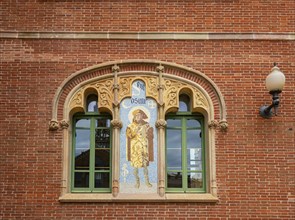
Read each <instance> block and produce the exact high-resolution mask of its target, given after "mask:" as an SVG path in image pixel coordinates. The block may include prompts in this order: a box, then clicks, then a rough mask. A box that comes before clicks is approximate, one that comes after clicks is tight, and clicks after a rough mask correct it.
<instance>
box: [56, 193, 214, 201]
mask: <svg viewBox="0 0 295 220" xmlns="http://www.w3.org/2000/svg"><path fill="white" fill-rule="evenodd" d="M59 201H60V202H211V203H216V202H218V201H219V200H218V198H217V197H215V196H213V195H212V194H209V193H205V194H166V195H164V196H163V197H161V196H159V195H158V194H127V193H126V194H123V193H121V194H119V195H118V196H117V197H114V196H113V195H112V194H103V193H101V194H98V193H96V194H90V193H83V194H82V193H68V194H65V195H62V196H61V197H60V198H59Z"/></svg>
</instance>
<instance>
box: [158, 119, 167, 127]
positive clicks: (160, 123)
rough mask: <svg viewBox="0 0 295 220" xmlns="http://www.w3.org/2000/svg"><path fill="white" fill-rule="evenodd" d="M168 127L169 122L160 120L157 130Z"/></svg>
mask: <svg viewBox="0 0 295 220" xmlns="http://www.w3.org/2000/svg"><path fill="white" fill-rule="evenodd" d="M166 125H167V122H166V121H165V120H164V119H159V120H157V121H156V127H157V128H165V127H166Z"/></svg>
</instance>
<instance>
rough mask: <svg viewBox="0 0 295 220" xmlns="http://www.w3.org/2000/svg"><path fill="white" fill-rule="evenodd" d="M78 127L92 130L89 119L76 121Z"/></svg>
mask: <svg viewBox="0 0 295 220" xmlns="http://www.w3.org/2000/svg"><path fill="white" fill-rule="evenodd" d="M76 127H82V128H90V120H89V119H78V120H77V121H76Z"/></svg>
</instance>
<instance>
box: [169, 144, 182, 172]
mask: <svg viewBox="0 0 295 220" xmlns="http://www.w3.org/2000/svg"><path fill="white" fill-rule="evenodd" d="M181 161H182V160H181V148H179V149H176V148H174V149H167V169H168V170H181V169H182V163H181Z"/></svg>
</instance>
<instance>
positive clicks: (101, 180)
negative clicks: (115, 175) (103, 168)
mask: <svg viewBox="0 0 295 220" xmlns="http://www.w3.org/2000/svg"><path fill="white" fill-rule="evenodd" d="M94 181H95V182H94V187H95V188H109V187H110V174H109V173H95V179H94Z"/></svg>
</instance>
